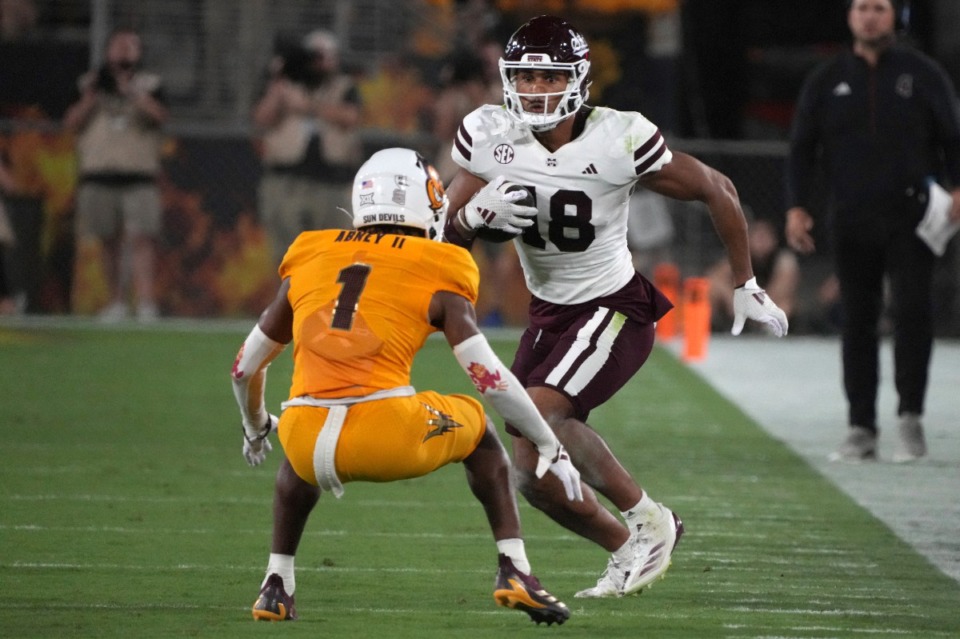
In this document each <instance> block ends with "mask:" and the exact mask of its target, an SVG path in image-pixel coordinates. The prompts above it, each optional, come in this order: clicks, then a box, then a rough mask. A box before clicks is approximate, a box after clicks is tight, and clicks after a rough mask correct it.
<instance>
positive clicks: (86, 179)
mask: <svg viewBox="0 0 960 639" xmlns="http://www.w3.org/2000/svg"><path fill="white" fill-rule="evenodd" d="M142 55H143V47H142V44H141V42H140V36H139V35H138V34H137V33H136V32H134V31H132V30H130V29H119V30H117V31H115V32H113V33H112V34H111V35H110V38H109V40H108V41H107V48H106V60H105V62H104V64H103V65H102V66H101V67H100V68H99V69H96V70H92V71H89V72H88V73H86V74H84V75H83V76H81V77H80V80H79V83H78V84H79V89H80V99H79V100H77V101H76V102H75V103H74V104H73V105H71V106H70V108H69V109H67V112H66V114H65V116H64V120H63V125H64V127H65V128H66V129H67V131H69V132H72V133H75V134H76V136H77V140H76V144H77V165H78V169H79V185H78V188H77V195H76V198H77V199H76V231H77V241H78V243H79V246H80V249H81V250H80V251H79V254H80V255H81V256H82V255H84V254H85V252H84V249H86V248H88V247H89V246H91V242H93V241H95V240H99V241H100V242H101V245H102V259H103V269H104V273H105V277H106V279H107V282H108V285H109V289H110V302H109V303H108V305H107V306H106V307H105V308H104V309H103V310H102V311H101V313H100V317H101V318H102V319H104V320H106V321H116V320H119V319H123V318H125V317H126V316H127V314H128V295H129V293H130V291H128V287H129V285H130V284H131V283H132V285H133V287H132V288H133V293H134V297H135V299H136V303H137V306H136V308H137V311H136V313H137V319H139V320H141V321H150V320H153V319H156V317H157V316H158V307H157V301H156V295H155V291H154V269H155V264H154V262H155V253H156V247H155V244H156V238H157V236H158V235H159V233H160V230H161V226H162V221H163V220H162V217H163V211H162V209H161V205H160V189H159V187H158V185H157V176H158V175H159V173H160V168H161V167H160V155H161V144H162V131H161V128H162V125H163V124H164V123H165V122H166V121H167V118H168V117H169V111H168V109H167V107H166V104H165V99H164V95H163V90H162V83H161V79H160V77H159V76H158V75H156V74H154V73H149V72H147V71H144V70H142V69H141V68H140V63H141V58H142Z"/></svg>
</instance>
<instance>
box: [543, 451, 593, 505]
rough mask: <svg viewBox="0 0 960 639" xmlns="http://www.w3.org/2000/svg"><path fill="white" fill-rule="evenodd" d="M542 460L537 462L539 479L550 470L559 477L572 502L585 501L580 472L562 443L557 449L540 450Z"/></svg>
mask: <svg viewBox="0 0 960 639" xmlns="http://www.w3.org/2000/svg"><path fill="white" fill-rule="evenodd" d="M538 452H539V453H540V459H538V460H537V470H536V475H537V479H540V478H542V477H543V476H544V475H546V474H547V471H548V470H549V471H550V472H551V473H553V474H554V475H556V476H557V479H559V480H560V483H562V484H563V490H564V491H566V493H567V499H569V500H570V501H583V488H582V487H581V486H580V471H579V470H577V468H576V467H575V466H574V465H573V462H571V461H570V455H568V454H567V451H566V449H564V447H563V445H562V444H560V442H557V447H556V449H546V450H538Z"/></svg>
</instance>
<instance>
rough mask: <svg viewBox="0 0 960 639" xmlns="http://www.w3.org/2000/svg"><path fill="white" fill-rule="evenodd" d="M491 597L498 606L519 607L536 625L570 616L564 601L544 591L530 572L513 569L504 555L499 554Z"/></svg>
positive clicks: (565, 618)
mask: <svg viewBox="0 0 960 639" xmlns="http://www.w3.org/2000/svg"><path fill="white" fill-rule="evenodd" d="M493 599H494V601H496V602H497V605H498V606H503V607H505V608H513V609H515V610H522V611H523V612H525V613H527V614H528V615H530V618H531V619H532V620H533V621H535V622H536V623H537V625H540V623H542V622H544V621H545V622H547V625H548V626H549V625H552V624H553V623H554V622H556V623H557V625H560V624H562V623H563V622H564V621H566V620H567V619H569V618H570V610H569V609H568V608H567V605H566V604H565V603H563V602H562V601H560V600H559V599H557V598H556V597H554V596H553V595H551V594H550V593H549V592H547V591H546V590H545V589H544V587H543V586H541V585H540V580H538V579H537V578H536V577H534V576H533V575H525V574H523V573H522V572H520V571H519V570H517V569H516V568H515V567H514V565H513V562H512V561H510V559H509V557H507V556H506V555H500V569H499V570H498V571H497V582H496V584H495V586H494V590H493Z"/></svg>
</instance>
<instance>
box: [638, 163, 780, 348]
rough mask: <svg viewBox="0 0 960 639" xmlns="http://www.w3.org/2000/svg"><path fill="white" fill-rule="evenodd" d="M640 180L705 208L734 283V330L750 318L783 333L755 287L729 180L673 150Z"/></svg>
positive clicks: (769, 302) (742, 223)
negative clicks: (671, 157)
mask: <svg viewBox="0 0 960 639" xmlns="http://www.w3.org/2000/svg"><path fill="white" fill-rule="evenodd" d="M640 184H641V185H642V186H644V187H645V188H648V189H650V190H651V191H654V192H656V193H660V194H661V195H665V196H667V197H671V198H674V199H677V200H685V201H690V200H698V201H700V202H703V203H704V204H705V205H706V206H707V210H708V211H710V218H711V219H712V220H713V226H714V228H715V229H716V230H717V234H718V235H719V236H720V240H721V241H722V242H723V245H724V246H725V247H726V249H727V259H728V260H729V261H730V268H731V269H732V270H733V277H734V280H735V281H736V284H737V288H736V290H735V291H734V297H733V306H734V324H733V334H734V335H739V334H740V331H741V330H743V324H744V321H745V320H746V319H747V318H749V319H753V320H756V321H758V322H760V323H761V324H763V325H764V326H765V327H767V328H768V329H769V330H770V332H772V333H773V334H774V335H776V336H777V337H782V336H783V335H786V334H787V317H786V315H785V314H784V312H783V311H782V310H781V309H780V308H779V307H777V305H776V304H774V303H773V301H772V300H771V299H770V298H769V297H768V296H767V295H766V292H765V291H764V290H763V289H761V288H760V287H759V286H758V285H757V280H756V278H755V277H754V275H753V266H752V264H751V263H750V248H749V241H748V239H747V219H746V217H744V215H743V209H742V208H741V207H740V197H739V196H738V195H737V189H736V187H734V185H733V182H731V181H730V178H728V177H727V176H726V175H724V174H723V173H721V172H720V171H717V170H716V169H714V168H712V167H709V166H707V165H706V164H704V163H703V162H701V161H700V160H698V159H696V158H695V157H693V156H691V155H688V154H686V153H679V152H676V151H674V153H673V159H672V160H671V161H670V162H668V163H667V164H665V165H664V166H663V167H662V168H661V169H660V170H659V171H653V172H650V173H646V174H644V175H643V176H641V177H640Z"/></svg>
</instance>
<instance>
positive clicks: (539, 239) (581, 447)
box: [444, 16, 787, 597]
mask: <svg viewBox="0 0 960 639" xmlns="http://www.w3.org/2000/svg"><path fill="white" fill-rule="evenodd" d="M589 69H590V60H589V47H588V45H587V41H586V39H585V38H584V37H583V36H582V35H581V34H580V32H579V31H577V29H575V28H574V27H573V26H572V25H571V24H570V23H568V22H567V21H565V20H563V19H561V18H557V17H554V16H539V17H537V18H533V19H532V20H530V21H529V22H527V23H526V24H524V25H523V26H521V27H520V28H519V29H518V30H517V31H516V32H515V33H514V34H513V36H511V38H510V40H509V42H508V43H507V46H506V49H505V51H504V55H503V57H502V58H501V60H500V71H501V76H502V79H503V88H504V104H503V105H500V106H493V105H486V106H482V107H480V108H478V109H477V110H475V111H473V112H472V113H470V114H469V115H467V116H466V117H465V118H464V120H463V122H462V123H461V126H460V128H459V130H458V132H457V135H456V139H455V140H454V146H453V151H452V156H453V159H454V161H456V163H457V164H458V165H459V166H460V169H459V171H458V173H457V174H456V176H455V177H454V179H453V180H452V181H451V183H450V185H449V188H448V189H447V193H448V196H449V198H450V214H449V216H448V219H447V222H446V225H445V227H444V239H445V240H446V241H448V242H453V243H456V244H460V245H462V246H466V247H469V246H470V245H471V243H472V242H473V239H474V238H475V237H476V236H477V234H478V232H480V233H481V235H482V234H483V232H484V230H485V229H495V230H498V231H513V232H520V231H522V235H519V236H518V237H517V238H516V239H515V240H514V243H515V245H516V247H517V251H518V253H519V255H520V260H521V263H522V265H523V272H524V277H525V278H526V283H527V287H528V288H529V290H530V292H531V293H532V295H533V298H532V301H531V304H530V325H529V327H528V328H527V330H526V331H525V333H524V334H523V337H522V338H521V341H520V345H519V347H518V350H517V354H516V357H515V360H514V363H513V367H512V370H513V372H514V373H515V375H516V376H517V377H518V378H519V380H520V381H521V382H522V383H523V384H524V386H525V387H526V388H527V390H528V392H529V393H530V396H531V397H532V398H533V400H534V403H535V404H536V405H537V407H538V408H539V410H540V412H541V413H542V414H543V415H544V417H545V418H546V419H547V422H548V423H549V424H550V425H551V427H552V428H553V429H554V431H555V432H556V433H557V436H558V437H559V439H560V441H562V442H563V444H564V446H566V448H567V450H568V451H569V452H570V454H571V456H572V458H573V460H574V462H575V464H576V465H577V467H578V468H579V469H580V470H581V479H582V481H583V482H584V483H585V484H587V485H588V486H590V487H591V488H593V489H594V490H595V491H597V492H599V493H600V494H602V495H603V496H604V497H606V498H607V499H609V500H610V502H611V503H612V504H613V505H614V506H616V508H617V509H618V510H619V511H620V512H621V515H622V516H623V521H622V522H621V521H620V520H619V519H618V518H616V517H615V516H614V515H612V514H611V513H610V511H608V510H607V509H606V508H605V507H603V506H602V505H601V504H600V503H599V502H598V500H597V497H596V495H595V494H594V493H593V492H592V491H591V490H589V489H585V490H584V501H582V502H576V503H574V502H570V501H569V500H567V499H566V498H565V496H564V492H563V490H562V487H561V486H560V485H559V484H557V483H553V484H550V483H548V482H543V481H541V482H535V481H532V479H533V477H534V474H533V471H534V469H535V467H536V462H537V451H536V448H535V447H534V446H532V445H531V443H530V442H529V441H527V440H525V439H524V438H523V437H522V436H520V434H519V433H518V432H517V431H516V430H515V429H513V428H511V427H510V425H509V424H508V425H507V430H508V432H510V434H511V435H512V436H513V437H512V441H513V451H514V463H515V466H516V469H517V474H518V479H519V484H520V488H521V491H522V492H523V494H524V496H525V497H526V498H527V500H528V501H529V502H530V503H531V504H533V505H534V506H536V507H537V508H539V509H540V510H542V511H544V512H545V513H547V515H549V516H550V517H551V518H553V519H554V520H555V521H557V522H558V523H560V524H561V525H563V526H564V527H566V528H568V529H569V530H571V531H573V532H575V533H577V534H579V535H582V536H583V537H586V538H587V539H590V540H591V541H594V542H595V543H597V544H599V545H601V546H603V547H604V548H606V549H607V550H608V551H610V552H611V553H612V555H611V558H610V560H609V562H608V564H607V569H606V570H605V571H604V572H603V574H602V576H601V577H600V579H599V580H598V581H597V584H596V585H595V586H593V587H591V588H587V589H585V590H582V591H580V592H578V593H577V596H578V597H619V596H624V595H629V594H634V593H638V592H640V591H641V590H642V589H643V588H644V587H646V586H647V585H649V584H651V583H652V582H653V581H655V580H656V579H659V578H661V577H662V576H663V575H664V573H665V572H666V570H667V568H668V567H669V565H670V558H671V554H672V553H673V549H674V546H675V545H676V543H677V541H678V540H679V538H680V536H681V535H682V534H683V524H682V523H681V521H680V519H679V517H677V516H676V515H675V514H674V513H673V512H672V511H671V510H670V509H668V508H667V507H665V506H663V505H662V504H660V503H657V502H656V501H654V500H653V499H651V498H650V497H649V496H648V495H647V493H646V492H645V491H644V490H642V488H641V487H640V486H639V484H638V483H637V482H636V481H635V480H634V479H633V477H632V476H631V475H630V473H629V472H628V471H627V470H626V469H625V468H624V467H623V466H622V465H621V464H620V462H619V461H618V460H617V458H616V457H615V456H614V454H613V453H612V452H611V451H610V449H609V448H608V447H607V445H606V444H605V442H604V441H603V439H602V438H601V437H600V435H599V434H598V433H597V432H596V431H595V430H593V428H591V427H590V426H588V425H587V424H586V420H587V417H588V415H589V413H590V411H591V409H593V408H596V407H597V406H599V405H600V404H602V403H603V402H605V401H606V400H607V399H609V398H610V397H611V396H612V395H613V394H614V393H615V392H616V391H617V390H618V389H619V388H620V387H622V386H623V384H625V383H626V382H627V380H629V379H630V377H632V376H633V375H634V373H636V372H637V370H639V369H640V367H641V366H642V365H643V363H644V361H646V359H647V357H648V356H649V354H650V351H651V349H652V347H653V340H654V325H655V322H656V321H657V320H658V319H659V318H660V317H662V316H663V315H664V314H665V313H666V312H667V311H669V310H670V308H671V304H670V302H669V300H667V299H666V297H664V296H663V295H662V294H661V293H660V292H659V291H658V290H657V289H656V288H655V287H654V286H653V285H652V284H651V283H650V282H648V281H647V280H646V279H645V278H644V277H643V276H642V275H640V274H639V273H637V272H636V271H635V270H634V268H633V263H632V260H631V256H630V251H629V249H628V247H627V213H628V201H629V199H630V193H631V191H632V190H633V189H634V188H636V187H637V186H641V187H643V188H646V189H649V190H651V191H654V192H656V193H660V194H662V195H666V196H668V197H672V198H676V199H679V200H699V201H701V202H703V203H704V204H706V206H707V208H708V210H709V212H710V216H711V218H712V220H713V224H714V226H715V228H716V230H717V233H718V234H719V236H720V238H721V240H722V241H723V243H724V245H725V246H726V249H727V253H728V257H729V261H730V265H731V267H732V269H733V273H734V276H735V278H736V280H737V284H738V288H737V289H736V291H735V293H734V306H735V311H736V318H735V321H734V330H733V333H734V334H735V335H736V334H739V333H740V331H741V330H742V328H743V325H744V322H745V320H746V319H748V318H749V319H752V320H755V321H757V322H760V323H761V324H762V325H763V326H764V327H765V328H767V329H768V330H769V332H771V333H773V334H774V335H776V336H778V337H779V336H783V335H785V334H786V333H787V319H786V316H785V315H784V313H783V311H782V310H780V308H778V307H777V306H776V304H774V303H773V301H772V300H770V298H769V297H767V295H766V294H765V292H764V291H763V290H762V289H761V288H760V287H759V286H757V283H756V279H755V278H754V276H753V270H752V268H751V264H750V255H749V250H748V245H747V222H746V220H745V218H744V216H743V212H742V210H741V207H740V202H739V198H738V196H737V192H736V189H735V188H734V186H733V184H732V183H731V181H730V180H729V179H728V178H727V177H726V176H724V175H723V174H721V173H719V172H718V171H716V170H714V169H712V168H710V167H709V166H706V165H705V164H703V163H702V162H700V161H698V160H697V159H695V158H693V157H691V156H690V155H687V154H684V153H679V152H671V150H670V149H669V148H668V147H667V144H666V141H665V140H664V138H663V136H662V135H661V134H660V131H659V130H658V129H657V127H656V125H654V124H653V123H651V122H650V121H649V120H647V119H646V118H645V117H643V116H642V115H641V114H639V113H634V112H629V113H628V112H620V111H616V110H613V109H608V108H603V107H589V106H587V105H586V104H585V101H586V99H587V95H588V84H589V83H588V79H587V78H588V72H589ZM504 179H506V180H508V181H509V182H511V183H516V184H519V185H521V186H523V187H524V188H525V189H526V190H527V191H528V192H529V195H531V196H532V198H533V201H534V207H535V208H534V207H529V206H524V205H522V204H521V203H520V202H519V201H518V200H519V198H521V197H523V195H524V194H523V193H522V192H516V191H515V192H514V193H507V192H506V189H502V188H501V192H503V193H504V195H503V198H502V201H501V202H493V201H491V199H490V192H491V187H497V186H500V185H502V183H503V180H504ZM481 189H483V192H482V193H479V194H478V192H479V191H481ZM475 196H476V197H475Z"/></svg>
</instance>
